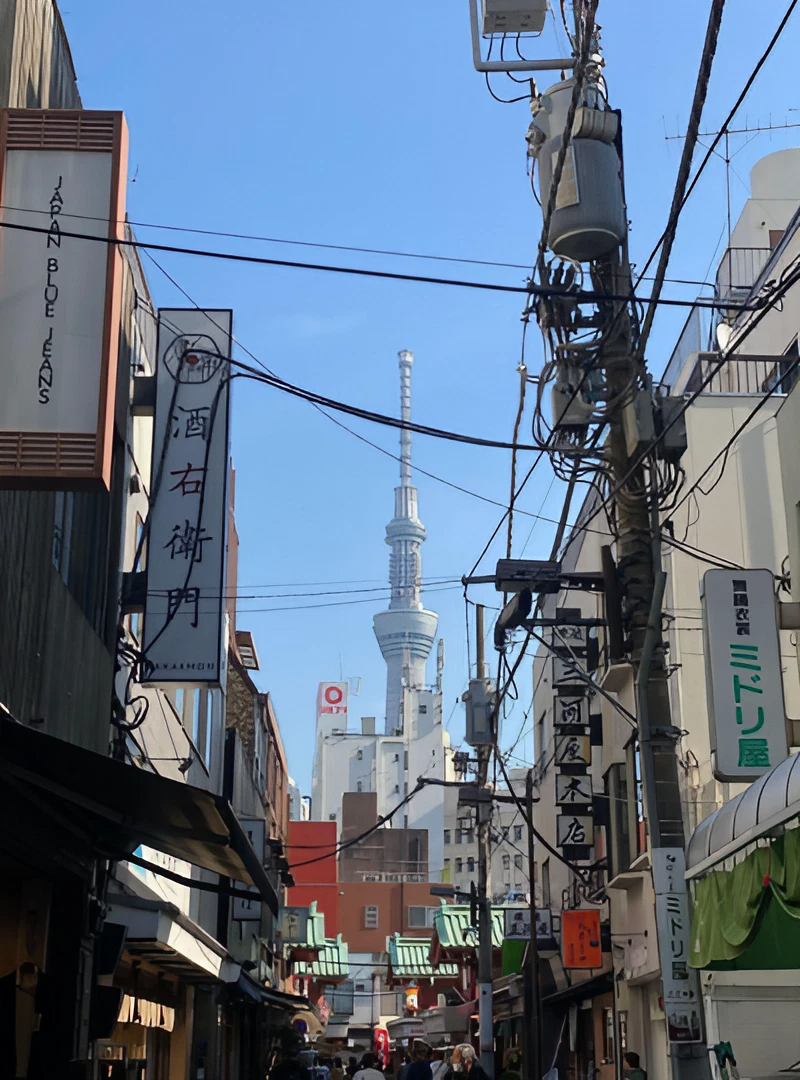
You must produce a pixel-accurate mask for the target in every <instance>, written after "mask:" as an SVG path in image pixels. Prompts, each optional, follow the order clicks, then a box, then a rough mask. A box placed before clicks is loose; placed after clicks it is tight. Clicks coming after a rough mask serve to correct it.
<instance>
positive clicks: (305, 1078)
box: [269, 1046, 311, 1080]
mask: <svg viewBox="0 0 800 1080" xmlns="http://www.w3.org/2000/svg"><path fill="white" fill-rule="evenodd" d="M269 1080H311V1073H310V1072H309V1070H308V1069H307V1068H306V1067H305V1065H304V1064H303V1062H302V1061H301V1060H300V1057H299V1047H296V1046H291V1047H289V1048H288V1049H287V1050H286V1051H285V1052H284V1054H283V1057H282V1058H281V1060H280V1061H279V1062H278V1064H277V1065H275V1066H274V1067H273V1068H272V1069H271V1070H270V1074H269Z"/></svg>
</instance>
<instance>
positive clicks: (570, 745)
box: [556, 735, 592, 765]
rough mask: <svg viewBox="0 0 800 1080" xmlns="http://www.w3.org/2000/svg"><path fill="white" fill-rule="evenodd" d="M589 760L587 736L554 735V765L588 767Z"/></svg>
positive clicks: (590, 752)
mask: <svg viewBox="0 0 800 1080" xmlns="http://www.w3.org/2000/svg"><path fill="white" fill-rule="evenodd" d="M591 760H592V748H591V745H590V742H589V736H588V735H556V765H589V764H590V762H591Z"/></svg>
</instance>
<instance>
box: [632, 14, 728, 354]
mask: <svg viewBox="0 0 800 1080" xmlns="http://www.w3.org/2000/svg"><path fill="white" fill-rule="evenodd" d="M724 9H725V0H711V10H710V12H709V16H708V26H707V28H706V39H705V41H704V43H703V53H702V56H701V58H700V68H699V70H698V72H697V83H696V85H695V90H694V100H693V101H692V110H691V113H690V114H689V124H688V129H687V132H686V139H685V141H684V144H683V153H682V154H681V161H680V165H679V166H678V177H677V180H676V181H675V191H674V193H673V196H672V206H671V207H670V211H669V217H668V219H667V226H666V228H665V229H664V233H663V236H662V241H661V256H660V258H659V260H658V268H657V270H656V280H655V283H654V285H653V297H652V299H651V301H650V304H649V306H648V308H647V311H646V312H645V317H644V322H643V324H642V330H641V334H640V336H639V342H638V345H637V348H638V351H639V354H640V355H641V356H644V352H645V348H646V346H647V339H648V338H649V336H650V329H651V327H652V325H653V319H654V318H655V313H656V301H657V300H658V297H659V296H660V295H661V290H662V288H663V286H664V277H665V276H666V273H667V267H668V266H669V259H670V255H671V254H672V246H673V244H674V242H675V233H676V232H677V229H678V219H679V217H680V215H681V210H682V209H683V207H684V205H685V203H686V185H687V183H688V182H689V173H690V171H691V168H692V158H693V156H694V151H695V147H696V146H697V139H698V132H699V131H700V120H701V119H702V116H703V107H704V105H705V101H706V97H707V95H708V83H709V80H710V78H711V68H712V66H713V63H714V56H715V54H716V51H717V39H718V38H719V30H720V26H721V25H722V13H723V11H724Z"/></svg>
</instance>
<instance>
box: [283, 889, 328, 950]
mask: <svg viewBox="0 0 800 1080" xmlns="http://www.w3.org/2000/svg"><path fill="white" fill-rule="evenodd" d="M325 942H326V938H325V912H324V911H317V901H316V900H312V901H311V903H310V904H309V905H308V926H307V930H306V940H305V941H293V942H291V943H290V944H289V946H288V947H289V948H290V949H298V950H300V949H321V948H323V946H324V945H325Z"/></svg>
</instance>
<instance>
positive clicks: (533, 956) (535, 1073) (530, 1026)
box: [522, 769, 592, 1080]
mask: <svg viewBox="0 0 800 1080" xmlns="http://www.w3.org/2000/svg"><path fill="white" fill-rule="evenodd" d="M525 802H526V810H527V814H528V885H529V887H530V908H531V939H530V942H529V943H528V967H527V970H526V972H525V1022H524V1025H523V1029H522V1030H523V1034H524V1043H523V1053H524V1055H525V1057H524V1067H525V1080H541V1077H542V1021H541V1013H540V1005H539V942H538V941H537V939H536V888H535V885H534V867H535V865H536V848H535V844H536V837H535V836H534V835H533V828H532V826H533V769H529V770H528V776H527V778H526V780H525ZM589 1080H592V1078H591V1077H590V1078H589Z"/></svg>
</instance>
